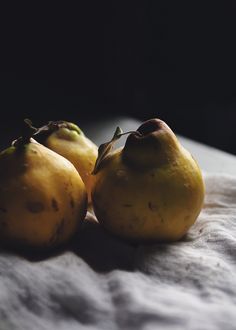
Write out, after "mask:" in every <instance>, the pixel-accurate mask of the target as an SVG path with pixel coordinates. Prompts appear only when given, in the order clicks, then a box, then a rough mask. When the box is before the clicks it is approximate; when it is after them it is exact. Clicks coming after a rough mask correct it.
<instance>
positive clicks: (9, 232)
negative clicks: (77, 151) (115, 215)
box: [0, 139, 87, 249]
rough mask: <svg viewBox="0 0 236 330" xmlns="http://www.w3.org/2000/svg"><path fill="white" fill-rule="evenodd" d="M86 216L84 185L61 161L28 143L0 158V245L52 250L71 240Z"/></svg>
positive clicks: (41, 147)
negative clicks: (50, 248)
mask: <svg viewBox="0 0 236 330" xmlns="http://www.w3.org/2000/svg"><path fill="white" fill-rule="evenodd" d="M86 210H87V194H86V190H85V186H84V183H83V182H82V179H81V178H80V176H79V174H78V172H77V171H76V169H75V167H74V166H73V165H72V164H71V163H70V162H69V161H68V160H67V159H65V158H64V157H62V156H60V155H58V154H57V153H55V152H53V151H51V150H49V149H48V148H46V147H44V146H43V145H41V144H39V143H37V142H36V141H33V140H32V139H31V142H30V143H27V144H25V145H23V146H20V147H14V146H12V147H10V148H8V149H6V150H4V151H3V152H1V154H0V229H1V230H0V241H1V242H3V243H4V244H7V245H10V246H14V247H21V246H23V247H24V246H30V247H33V248H40V249H44V248H49V247H55V246H58V245H60V244H62V243H64V242H66V241H68V240H69V238H71V236H73V235H74V233H75V231H76V230H77V228H78V226H79V224H80V222H81V221H82V220H83V218H84V217H85V214H86Z"/></svg>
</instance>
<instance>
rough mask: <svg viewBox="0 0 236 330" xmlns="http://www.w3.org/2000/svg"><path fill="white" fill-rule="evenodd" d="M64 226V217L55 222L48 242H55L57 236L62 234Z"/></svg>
mask: <svg viewBox="0 0 236 330" xmlns="http://www.w3.org/2000/svg"><path fill="white" fill-rule="evenodd" d="M64 227H65V219H64V218H62V219H61V221H60V222H59V223H57V224H56V226H55V231H54V233H53V234H52V237H51V239H50V244H54V243H56V242H57V240H58V239H59V237H60V236H61V235H63V232H64Z"/></svg>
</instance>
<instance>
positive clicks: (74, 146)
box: [36, 121, 98, 202]
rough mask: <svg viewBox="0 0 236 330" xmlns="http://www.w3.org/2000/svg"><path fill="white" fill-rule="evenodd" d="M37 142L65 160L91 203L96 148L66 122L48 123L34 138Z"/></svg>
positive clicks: (80, 131)
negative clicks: (74, 169) (79, 177)
mask: <svg viewBox="0 0 236 330" xmlns="http://www.w3.org/2000/svg"><path fill="white" fill-rule="evenodd" d="M38 138H39V142H41V143H43V144H44V145H45V146H46V147H48V148H49V149H51V150H53V151H55V152H57V153H58V154H59V155H61V156H63V157H65V158H67V159H68V160H69V161H70V162H71V163H72V164H73V165H74V166H75V168H76V169H77V171H78V172H79V174H80V176H81V178H82V180H83V182H84V184H85V187H86V189H87V193H88V200H89V202H90V201H91V185H92V180H93V178H92V176H91V172H92V170H93V168H94V165H95V162H96V159H97V155H98V147H97V146H96V145H95V143H93V142H92V141H91V140H90V139H89V138H88V137H87V136H85V134H84V133H83V132H82V130H81V129H80V128H79V127H78V126H77V125H75V124H74V123H71V122H67V121H55V122H49V124H48V125H45V126H44V127H42V128H41V132H40V133H39V134H38V135H37V136H36V139H38Z"/></svg>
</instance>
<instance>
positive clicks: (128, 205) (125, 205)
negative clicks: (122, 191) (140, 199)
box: [123, 204, 132, 207]
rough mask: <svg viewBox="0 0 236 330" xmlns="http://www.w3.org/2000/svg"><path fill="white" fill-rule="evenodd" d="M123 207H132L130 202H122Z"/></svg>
mask: <svg viewBox="0 0 236 330" xmlns="http://www.w3.org/2000/svg"><path fill="white" fill-rule="evenodd" d="M123 206H124V207H132V204H123Z"/></svg>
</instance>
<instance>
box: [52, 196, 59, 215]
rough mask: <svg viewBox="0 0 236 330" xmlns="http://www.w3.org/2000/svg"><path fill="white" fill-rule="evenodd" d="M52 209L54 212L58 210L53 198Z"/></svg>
mask: <svg viewBox="0 0 236 330" xmlns="http://www.w3.org/2000/svg"><path fill="white" fill-rule="evenodd" d="M52 208H53V210H54V211H55V212H57V211H58V210H59V207H58V203H57V201H56V199H55V198H53V199H52Z"/></svg>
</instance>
